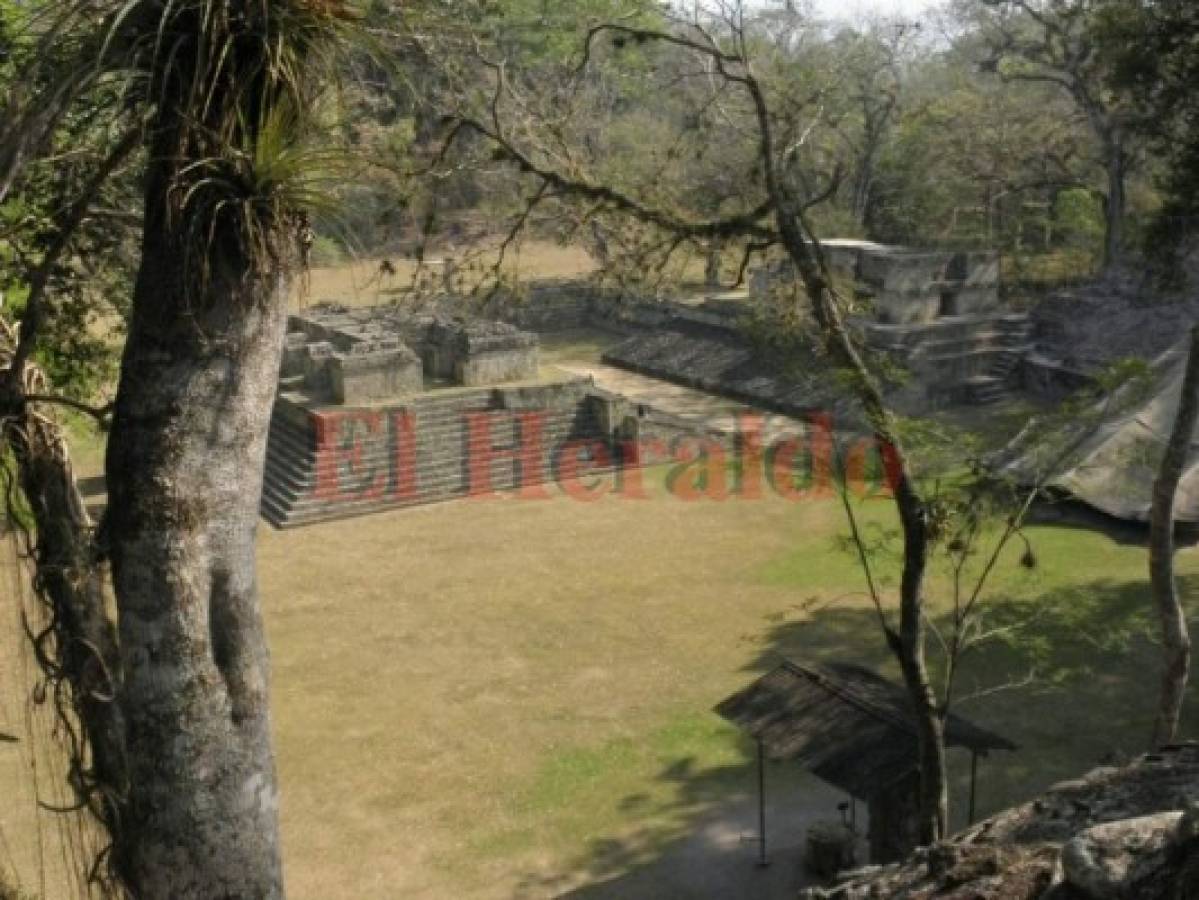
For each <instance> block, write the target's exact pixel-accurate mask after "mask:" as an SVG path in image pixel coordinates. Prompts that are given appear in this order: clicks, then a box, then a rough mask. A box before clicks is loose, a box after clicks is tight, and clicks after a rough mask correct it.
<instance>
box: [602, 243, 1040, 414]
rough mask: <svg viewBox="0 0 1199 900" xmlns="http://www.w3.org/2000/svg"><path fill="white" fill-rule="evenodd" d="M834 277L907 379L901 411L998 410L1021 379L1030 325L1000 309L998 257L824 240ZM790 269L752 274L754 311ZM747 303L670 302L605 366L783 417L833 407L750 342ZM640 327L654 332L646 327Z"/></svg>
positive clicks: (823, 385) (782, 266) (863, 325)
mask: <svg viewBox="0 0 1199 900" xmlns="http://www.w3.org/2000/svg"><path fill="white" fill-rule="evenodd" d="M822 247H823V248H824V252H825V254H826V257H827V259H828V261H829V264H830V268H831V269H832V270H833V273H834V276H835V277H836V278H837V279H838V280H839V281H841V282H842V283H844V284H848V285H849V286H850V287H851V289H852V291H853V294H854V295H855V297H856V299H857V300H858V302H859V304H860V306H861V307H863V308H864V309H865V310H866V311H865V312H859V313H857V314H855V315H854V316H853V318H852V319H851V322H850V324H851V326H852V327H854V328H855V329H857V330H858V332H859V334H860V335H861V336H862V338H863V340H864V342H865V344H866V345H867V346H868V347H869V348H871V349H872V350H874V351H876V352H878V353H880V354H883V355H885V356H886V357H888V358H890V359H891V360H892V362H894V363H896V364H897V365H898V366H899V367H901V368H902V369H904V370H906V371H907V372H908V373H909V374H910V376H911V377H910V378H909V379H908V380H907V382H906V383H905V385H904V386H900V387H898V388H896V389H895V390H893V392H892V397H891V399H892V402H893V403H894V404H895V405H896V406H897V407H898V408H900V409H901V410H903V411H904V412H906V413H908V414H918V413H924V412H928V411H931V410H934V409H937V408H941V407H945V406H949V405H953V404H958V403H970V404H975V405H977V404H984V403H993V402H996V401H998V400H1000V399H1002V398H1003V397H1004V396H1005V394H1006V393H1007V392H1008V390H1009V389H1010V388H1011V387H1013V386H1015V385H1016V384H1018V383H1019V380H1020V378H1021V363H1022V359H1023V357H1024V355H1025V354H1026V352H1027V351H1028V349H1029V345H1028V338H1029V322H1028V317H1027V316H1025V315H1023V314H1020V313H1014V312H1012V311H1011V310H1009V309H1007V308H1005V306H1004V305H1003V303H1002V302H1001V300H1000V296H999V260H998V257H997V256H996V255H995V254H993V253H982V252H952V251H931V250H913V249H909V248H903V247H890V246H884V245H881V244H873V243H870V242H867V241H851V240H843V241H826V242H824V243H822ZM795 278H796V276H795V273H794V270H793V268H792V266H791V265H790V263H789V262H781V263H774V264H770V265H766V266H763V267H761V268H759V269H758V270H756V271H755V272H754V273H753V275H752V278H751V284H750V292H749V293H750V301H751V304H750V305H751V306H752V307H757V308H762V307H763V306H764V305H769V300H770V298H771V296H772V295H773V294H774V292H776V291H779V290H786V291H789V290H790V289H791V288H792V286H793V285H794V282H795ZM745 310H746V306H745V304H744V303H734V302H705V303H704V304H701V305H699V306H689V307H688V306H684V305H682V304H678V305H675V306H674V308H673V309H672V310H671V311H670V312H669V314H668V315H662V314H661V313H659V315H658V320H657V321H656V322H654V323H653V327H650V328H646V329H643V330H640V331H639V332H638V333H635V334H633V335H632V336H631V337H630V338H629V339H628V340H627V341H625V342H624V343H623V344H621V345H620V346H619V347H616V348H615V349H614V350H612V351H610V352H609V353H608V354H607V355H606V356H605V357H604V361H605V362H607V363H610V364H612V365H616V366H621V367H624V368H629V369H633V370H635V371H638V372H641V373H643V374H647V375H652V376H654V377H657V378H663V379H666V380H669V381H675V382H678V383H682V384H686V385H689V386H691V387H695V388H699V389H702V390H707V391H712V392H715V393H720V394H724V395H726V396H730V397H733V398H735V399H738V400H742V401H744V402H746V403H751V404H754V405H757V406H760V407H762V408H764V409H770V410H774V411H777V412H781V413H785V414H788V415H794V416H802V415H805V414H807V413H809V412H810V411H812V410H813V409H824V410H837V409H838V408H840V407H841V406H843V403H842V402H841V399H840V398H839V397H838V396H836V395H835V392H833V393H831V392H830V390H829V385H828V380H827V379H826V378H824V372H823V371H815V372H811V373H804V372H802V371H783V370H782V369H780V366H779V365H778V364H776V363H775V362H772V361H771V360H770V359H768V358H766V355H765V354H764V353H763V352H762V350H761V348H760V347H759V346H756V345H755V343H754V341H752V340H751V339H749V338H748V337H747V336H746V334H745V330H744V327H743V321H742V320H743V317H744V313H745ZM646 324H649V323H648V322H647V323H646Z"/></svg>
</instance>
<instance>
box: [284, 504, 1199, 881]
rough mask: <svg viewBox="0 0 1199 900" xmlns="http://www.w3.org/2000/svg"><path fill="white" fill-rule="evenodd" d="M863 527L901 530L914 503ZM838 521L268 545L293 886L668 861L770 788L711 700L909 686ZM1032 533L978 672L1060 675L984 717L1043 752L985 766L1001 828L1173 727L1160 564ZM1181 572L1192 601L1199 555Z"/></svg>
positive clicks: (464, 526)
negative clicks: (889, 682) (795, 685)
mask: <svg viewBox="0 0 1199 900" xmlns="http://www.w3.org/2000/svg"><path fill="white" fill-rule="evenodd" d="M864 514H865V516H866V518H867V520H868V521H870V522H873V523H875V527H876V529H879V530H881V529H882V528H883V527H884V525H885V523H886V522H887V521H889V515H890V510H889V508H888V507H887V506H886V505H885V504H882V503H878V502H874V503H868V504H866V509H865V510H864ZM840 524H841V520H840V517H839V514H838V510H837V508H836V507H835V506H834V505H833V504H831V503H826V502H818V503H809V504H802V505H792V504H787V503H784V502H782V501H779V500H763V501H758V502H748V501H741V502H737V501H730V502H725V503H714V502H706V503H705V502H699V503H684V502H682V501H680V500H677V499H673V498H669V497H665V496H657V497H655V498H654V499H651V500H648V501H641V502H637V501H631V500H623V499H615V498H607V499H605V500H603V501H601V502H599V503H594V504H585V503H578V502H574V501H570V500H566V499H556V500H551V501H545V502H528V501H525V502H518V501H483V502H479V501H465V502H458V503H451V504H445V505H440V506H435V507H429V508H425V509H419V510H415V511H410V512H406V513H399V514H388V515H382V516H378V517H375V518H367V519H362V520H358V521H351V522H344V523H335V524H331V525H323V526H317V527H314V528H310V529H306V530H301V531H295V532H284V533H279V532H270V531H264V533H263V536H262V541H261V548H260V549H261V558H262V571H263V588H264V592H265V598H266V607H267V617H268V625H269V628H270V634H271V641H272V646H273V652H274V661H275V720H276V730H277V735H278V750H279V763H280V769H281V774H282V781H283V788H284V833H285V841H286V848H287V866H288V875H289V882H290V889H291V893H292V896H294V897H302V898H303V897H313V898H316V897H322V898H325V897H347V898H349V897H391V896H424V897H511V896H549V895H555V894H557V893H560V892H562V891H564V890H566V889H568V888H570V887H573V886H575V885H578V884H581V883H585V882H587V881H589V880H594V879H605V878H616V879H618V883H619V879H620V878H622V877H623V878H628V879H636V878H637V877H638V874H637V873H638V872H640V871H643V870H644V871H646V872H654V867H655V866H656V865H657V864H658V863H659V862H660V861H661V860H663V859H666V858H669V856H670V855H671V853H672V852H674V849H675V848H676V847H678V846H681V844H682V843H683V842H684V841H685V838H686V836H687V835H688V834H689V833H690V832H691V831H692V830H693V829H694V828H696V827H697V826H698V824H699V823H701V822H702V821H704V820H705V817H707V816H710V815H711V814H712V813H713V811H714V810H717V809H718V808H719V807H720V805H721V804H722V803H725V802H727V801H729V800H730V799H731V798H734V797H738V796H744V795H745V794H746V793H747V792H748V791H750V790H751V789H752V785H753V782H752V777H753V776H752V771H753V770H752V765H751V748H750V747H749V746H747V744H746V742H744V741H743V740H742V739H741V738H740V736H739V735H738V734H737V733H736V732H734V731H733V730H732V729H730V728H728V727H726V726H725V725H723V724H722V723H721V722H720V721H719V720H718V719H717V718H716V717H715V716H714V715H713V714H711V713H709V712H708V710H709V709H710V707H711V706H712V705H713V704H714V703H716V702H717V701H718V700H720V699H721V698H722V697H723V696H725V694H727V693H728V692H730V691H732V690H734V689H735V688H737V687H738V686H740V685H742V684H743V683H745V682H747V681H748V680H749V679H751V678H752V677H754V675H755V674H756V673H758V672H761V671H762V670H764V669H766V668H768V667H770V666H771V665H773V664H774V663H775V661H777V660H778V659H779V658H780V657H781V656H792V657H795V658H798V659H821V658H823V659H851V660H857V661H861V662H865V663H868V664H874V665H878V666H879V667H880V668H882V669H883V670H885V671H888V672H889V673H892V674H893V669H892V667H891V666H890V664H889V661H888V659H887V655H886V653H885V651H884V649H883V647H882V644H881V642H880V640H879V635H878V630H877V625H876V623H875V620H874V618H873V612H872V611H871V610H870V609H869V608H868V607H867V606H866V605H865V603H864V600H863V598H862V597H861V596H860V595H859V594H857V593H856V591H857V589H858V586H859V585H860V583H861V579H860V576H859V574H858V572H857V570H856V569H855V567H854V565H853V561H852V559H851V558H850V557H849V556H848V555H847V554H846V553H845V552H844V551H843V550H842V549H840V548H839V547H838V545H837V541H836V535H837V534H838V533H839V530H840ZM1031 537H1032V539H1033V543H1034V546H1035V547H1036V550H1037V555H1038V559H1039V564H1038V566H1037V567H1036V568H1035V569H1033V570H1029V569H1027V568H1025V567H1023V566H1021V565H1020V564H1019V556H1020V555H1021V554H1022V552H1023V549H1022V548H1020V549H1018V550H1014V551H1013V552H1012V553H1011V554H1009V558H1006V559H1005V560H1004V561H1003V564H1002V566H1001V570H1000V572H1001V574H1000V576H999V578H998V579H997V580H996V582H995V598H996V600H995V602H994V604H993V606H992V608H993V610H994V621H995V624H996V625H1013V624H1018V625H1020V626H1021V630H1020V631H1019V632H1017V636H1014V637H1012V638H1010V639H1009V640H1007V641H1006V642H1004V643H1001V644H995V645H993V646H992V647H990V648H989V649H985V650H979V651H978V652H977V653H976V654H975V656H974V658H973V659H971V660H970V661H969V667H968V670H967V672H966V676H965V679H964V680H965V684H964V685H963V690H964V691H973V690H975V689H979V690H983V689H986V688H989V687H991V686H994V685H997V684H1001V683H1004V682H1007V681H1012V680H1018V679H1022V678H1023V677H1024V676H1025V675H1027V674H1028V672H1029V671H1030V670H1032V671H1035V672H1036V674H1037V679H1038V680H1037V682H1036V683H1035V684H1034V685H1032V686H1030V687H1025V688H1022V689H1019V690H1013V691H1011V692H1001V693H996V694H989V695H986V696H984V697H982V698H980V699H978V700H977V701H976V702H973V703H968V704H967V705H966V706H965V707H963V708H962V709H961V712H963V713H964V714H966V715H968V716H971V717H973V718H974V719H976V721H978V722H979V723H980V724H984V725H986V726H988V727H991V728H994V729H996V730H998V731H1000V732H1002V733H1004V734H1006V735H1008V736H1009V737H1011V738H1012V739H1013V740H1015V741H1016V742H1017V743H1018V744H1020V745H1021V748H1022V749H1021V751H1020V752H1019V753H1016V754H1012V755H1004V756H1002V757H997V758H995V759H992V760H988V761H986V762H985V763H984V764H983V767H982V773H983V779H982V790H981V795H980V808H981V811H982V812H986V811H988V810H992V809H996V808H999V807H1002V806H1005V805H1008V804H1010V803H1012V802H1016V801H1018V800H1020V799H1022V798H1025V797H1028V796H1030V795H1031V794H1033V793H1035V792H1037V791H1039V790H1041V789H1043V788H1045V787H1046V786H1048V785H1049V784H1051V783H1052V782H1054V781H1056V780H1059V779H1061V778H1063V777H1066V776H1069V775H1074V774H1077V773H1079V772H1080V771H1081V770H1084V769H1087V768H1089V767H1091V766H1093V765H1096V764H1098V763H1099V762H1100V761H1101V760H1102V759H1114V758H1118V757H1119V756H1120V755H1122V754H1128V753H1134V752H1137V751H1138V750H1139V749H1141V745H1142V742H1143V741H1144V740H1145V736H1146V735H1147V733H1148V728H1149V725H1150V718H1151V717H1150V710H1151V705H1152V699H1153V697H1154V692H1155V690H1156V671H1155V666H1154V662H1153V655H1152V647H1151V645H1150V643H1149V641H1148V639H1147V637H1146V636H1147V635H1148V634H1151V630H1150V628H1151V620H1150V618H1149V616H1148V615H1147V613H1148V603H1149V600H1148V596H1147V594H1146V592H1145V589H1144V577H1143V572H1144V567H1145V555H1144V550H1143V548H1140V547H1137V546H1133V545H1122V544H1119V543H1117V542H1116V541H1114V540H1113V539H1111V538H1109V537H1107V536H1105V535H1103V534H1099V533H1095V532H1090V531H1082V530H1075V529H1070V528H1065V527H1037V528H1034V529H1032V530H1031ZM1180 568H1181V570H1182V572H1183V573H1184V575H1185V576H1186V578H1187V581H1186V584H1187V588H1188V592H1189V593H1193V591H1194V589H1195V588H1196V587H1197V586H1199V559H1197V558H1196V556H1195V554H1194V553H1192V552H1190V551H1186V552H1184V553H1183V554H1182V555H1181V556H1180ZM943 586H944V582H943V581H941V580H940V579H937V580H936V582H935V583H934V588H936V589H938V590H937V591H936V593H937V594H938V595H939V594H940V591H939V589H940V588H942V587H943ZM1188 712H1189V714H1190V716H1191V720H1192V721H1193V718H1194V715H1195V713H1196V712H1199V710H1197V709H1196V708H1195V707H1194V705H1192V707H1191V709H1190V710H1189V711H1188ZM964 762H965V761H964V760H962V759H958V760H956V767H955V773H954V774H955V786H956V787H957V788H958V790H957V792H956V800H957V802H956V804H955V816H956V821H957V822H958V823H959V824H960V823H961V822H962V815H963V813H962V804H963V803H964V800H965V797H964V794H965V792H964V784H965V780H964V779H965V768H964V765H963V763H964ZM775 777H777V778H782V779H789V778H793V777H796V776H795V774H794V773H790V772H782V771H780V772H778V773H775V774H774V775H772V778H775ZM832 811H833V810H832V807H831V805H830V806H829V807H828V808H827V810H826V812H832ZM748 852H749V851H748V850H747V851H746V853H747V854H748ZM653 877H655V878H661V877H662V875H661V872H657V873H656V874H654V876H653ZM633 883H634V882H633V881H630V882H629V884H633ZM624 895H629V896H631V895H632V892H631V891H629V892H626V893H625V894H624ZM612 896H622V893H621V892H620V891H617V892H616V893H613V894H612Z"/></svg>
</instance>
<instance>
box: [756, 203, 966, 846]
mask: <svg viewBox="0 0 1199 900" xmlns="http://www.w3.org/2000/svg"><path fill="white" fill-rule="evenodd" d="M772 190H773V192H774V194H775V196H777V197H780V198H782V193H781V191H779V190H778V189H777V188H773V189H772ZM776 219H777V222H778V226H779V231H780V233H781V235H782V238H783V246H784V247H785V249H786V250H787V253H788V255H789V256H790V257H791V260H792V261H793V262H794V263H795V267H796V270H797V271H798V272H799V275H800V278H801V280H802V282H803V285H804V289H805V291H806V292H807V294H808V300H809V302H810V304H811V306H812V313H813V317H814V318H815V320H816V322H817V324H818V325H819V326H820V329H821V331H822V332H823V334H824V338H825V343H826V346H827V347H828V351H829V355H830V356H831V357H832V359H833V360H834V362H835V363H836V365H837V366H838V367H839V368H841V369H842V370H844V371H846V372H847V373H848V374H849V375H850V376H851V382H850V383H851V385H852V387H853V390H854V392H855V393H856V395H857V398H858V401H859V402H860V403H861V405H862V409H863V411H864V412H865V414H866V419H867V421H868V422H869V423H870V427H871V430H872V431H873V433H874V438H875V440H876V441H877V442H878V445H879V447H880V449H881V450H882V452H883V453H884V455H885V456H886V458H887V468H888V473H889V477H888V480H889V481H890V482H891V486H892V490H893V491H894V496H895V506H896V510H897V511H898V513H899V519H900V524H901V526H902V531H903V549H904V558H903V573H902V576H901V580H900V604H899V617H900V625H899V632H898V633H895V632H893V631H891V630H890V629H888V630H887V632H886V635H885V636H886V639H887V643H888V646H889V647H890V649H891V651H892V653H893V654H894V655H895V657H896V660H897V661H898V662H899V667H900V670H901V671H902V673H903V680H904V686H905V687H906V688H907V691H908V696H909V698H910V699H911V702H912V714H913V718H914V720H915V723H916V735H917V741H918V745H919V755H920V760H919V762H920V828H919V830H920V840H921V841H922V842H923V843H925V844H931V843H934V842H935V841H938V840H940V839H941V838H942V837H943V836H944V835H945V831H946V826H947V822H948V808H949V788H948V785H949V782H948V778H947V776H946V767H945V741H944V733H943V732H944V728H943V724H942V720H941V712H940V710H939V708H938V704H937V701H936V694H935V693H934V692H933V688H932V682H931V680H930V679H929V675H928V665H927V661H926V659H925V654H924V645H925V627H924V575H925V569H926V567H927V563H928V522H927V513H926V510H925V505H924V501H923V499H922V498H921V497H920V494H919V492H918V491H917V488H916V484H915V482H914V480H913V478H912V475H911V472H910V470H909V468H908V464H907V460H906V459H905V457H904V452H903V447H902V445H901V442H900V439H899V435H898V434H897V433H896V432H895V429H894V428H893V426H892V418H891V415H890V413H889V411H888V410H887V407H886V402H885V401H884V399H883V394H882V391H881V390H880V388H879V386H878V384H877V382H876V381H875V379H874V377H873V375H872V374H871V373H870V370H869V369H868V368H867V366H866V364H865V362H864V361H863V360H862V358H861V356H860V354H859V353H858V351H857V348H856V347H855V346H854V343H853V339H852V337H851V336H850V334H849V331H848V329H847V328H846V327H845V322H844V321H843V320H842V318H841V313H840V310H839V309H838V308H837V304H836V301H835V299H834V297H833V295H832V292H831V290H830V288H829V284H828V280H827V278H826V276H825V273H824V267H823V265H822V264H821V263H820V262H819V260H818V259H817V258H816V256H815V251H814V250H813V249H812V247H811V246H810V245H809V243H808V241H807V240H806V239H805V237H804V233H805V229H804V227H803V226H802V224H801V223H800V221H799V217H798V216H796V215H794V214H793V213H790V212H789V211H788V210H787V209H786V207H785V205H784V204H783V203H782V202H780V205H779V209H778V213H777V216H776Z"/></svg>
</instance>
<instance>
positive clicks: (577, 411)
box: [262, 379, 619, 527]
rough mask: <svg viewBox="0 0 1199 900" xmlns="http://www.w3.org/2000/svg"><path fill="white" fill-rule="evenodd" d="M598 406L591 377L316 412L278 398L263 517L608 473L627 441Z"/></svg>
mask: <svg viewBox="0 0 1199 900" xmlns="http://www.w3.org/2000/svg"><path fill="white" fill-rule="evenodd" d="M601 407H602V403H600V402H599V401H597V399H596V398H595V397H594V388H593V385H592V383H591V381H590V379H575V380H570V381H564V382H560V383H555V384H545V385H517V386H512V387H494V388H476V389H467V388H463V389H456V388H449V389H444V390H441V391H435V392H431V393H425V394H422V395H420V396H417V397H413V398H410V399H407V400H404V401H401V402H395V403H392V404H387V405H373V406H369V407H357V408H355V407H346V408H342V407H322V408H311V407H306V406H304V405H301V404H299V403H296V402H295V401H293V400H289V399H288V398H286V397H281V398H280V399H279V400H278V401H277V402H276V405H275V411H274V415H273V417H272V420H271V434H270V441H269V442H268V446H267V463H266V473H265V479H264V487H263V499H262V513H263V516H264V517H265V518H266V519H267V521H269V522H271V523H272V524H273V525H275V526H277V527H291V526H295V525H303V524H307V523H311V522H319V521H326V520H329V519H336V518H343V517H347V516H356V515H362V514H365V513H369V512H377V511H381V510H387V509H396V508H400V507H406V506H415V505H421V504H426V503H434V502H438V501H441V500H450V499H453V498H456V497H464V496H468V495H471V494H476V493H480V492H484V491H510V490H514V489H517V490H519V489H522V488H524V489H532V488H535V487H537V486H539V485H543V484H544V483H545V482H548V481H556V480H558V479H560V478H561V477H562V475H563V473H564V469H563V467H564V466H574V467H575V469H576V470H577V471H579V472H580V474H587V473H590V472H593V471H603V470H605V469H609V468H611V467H612V466H614V465H616V464H618V463H619V448H618V447H617V446H616V444H615V443H614V441H613V435H612V433H611V431H610V430H609V428H608V427H607V423H605V422H604V421H603V420H602V418H601V415H600V410H601ZM567 474H569V471H567ZM546 490H547V491H549V490H550V488H546Z"/></svg>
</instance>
